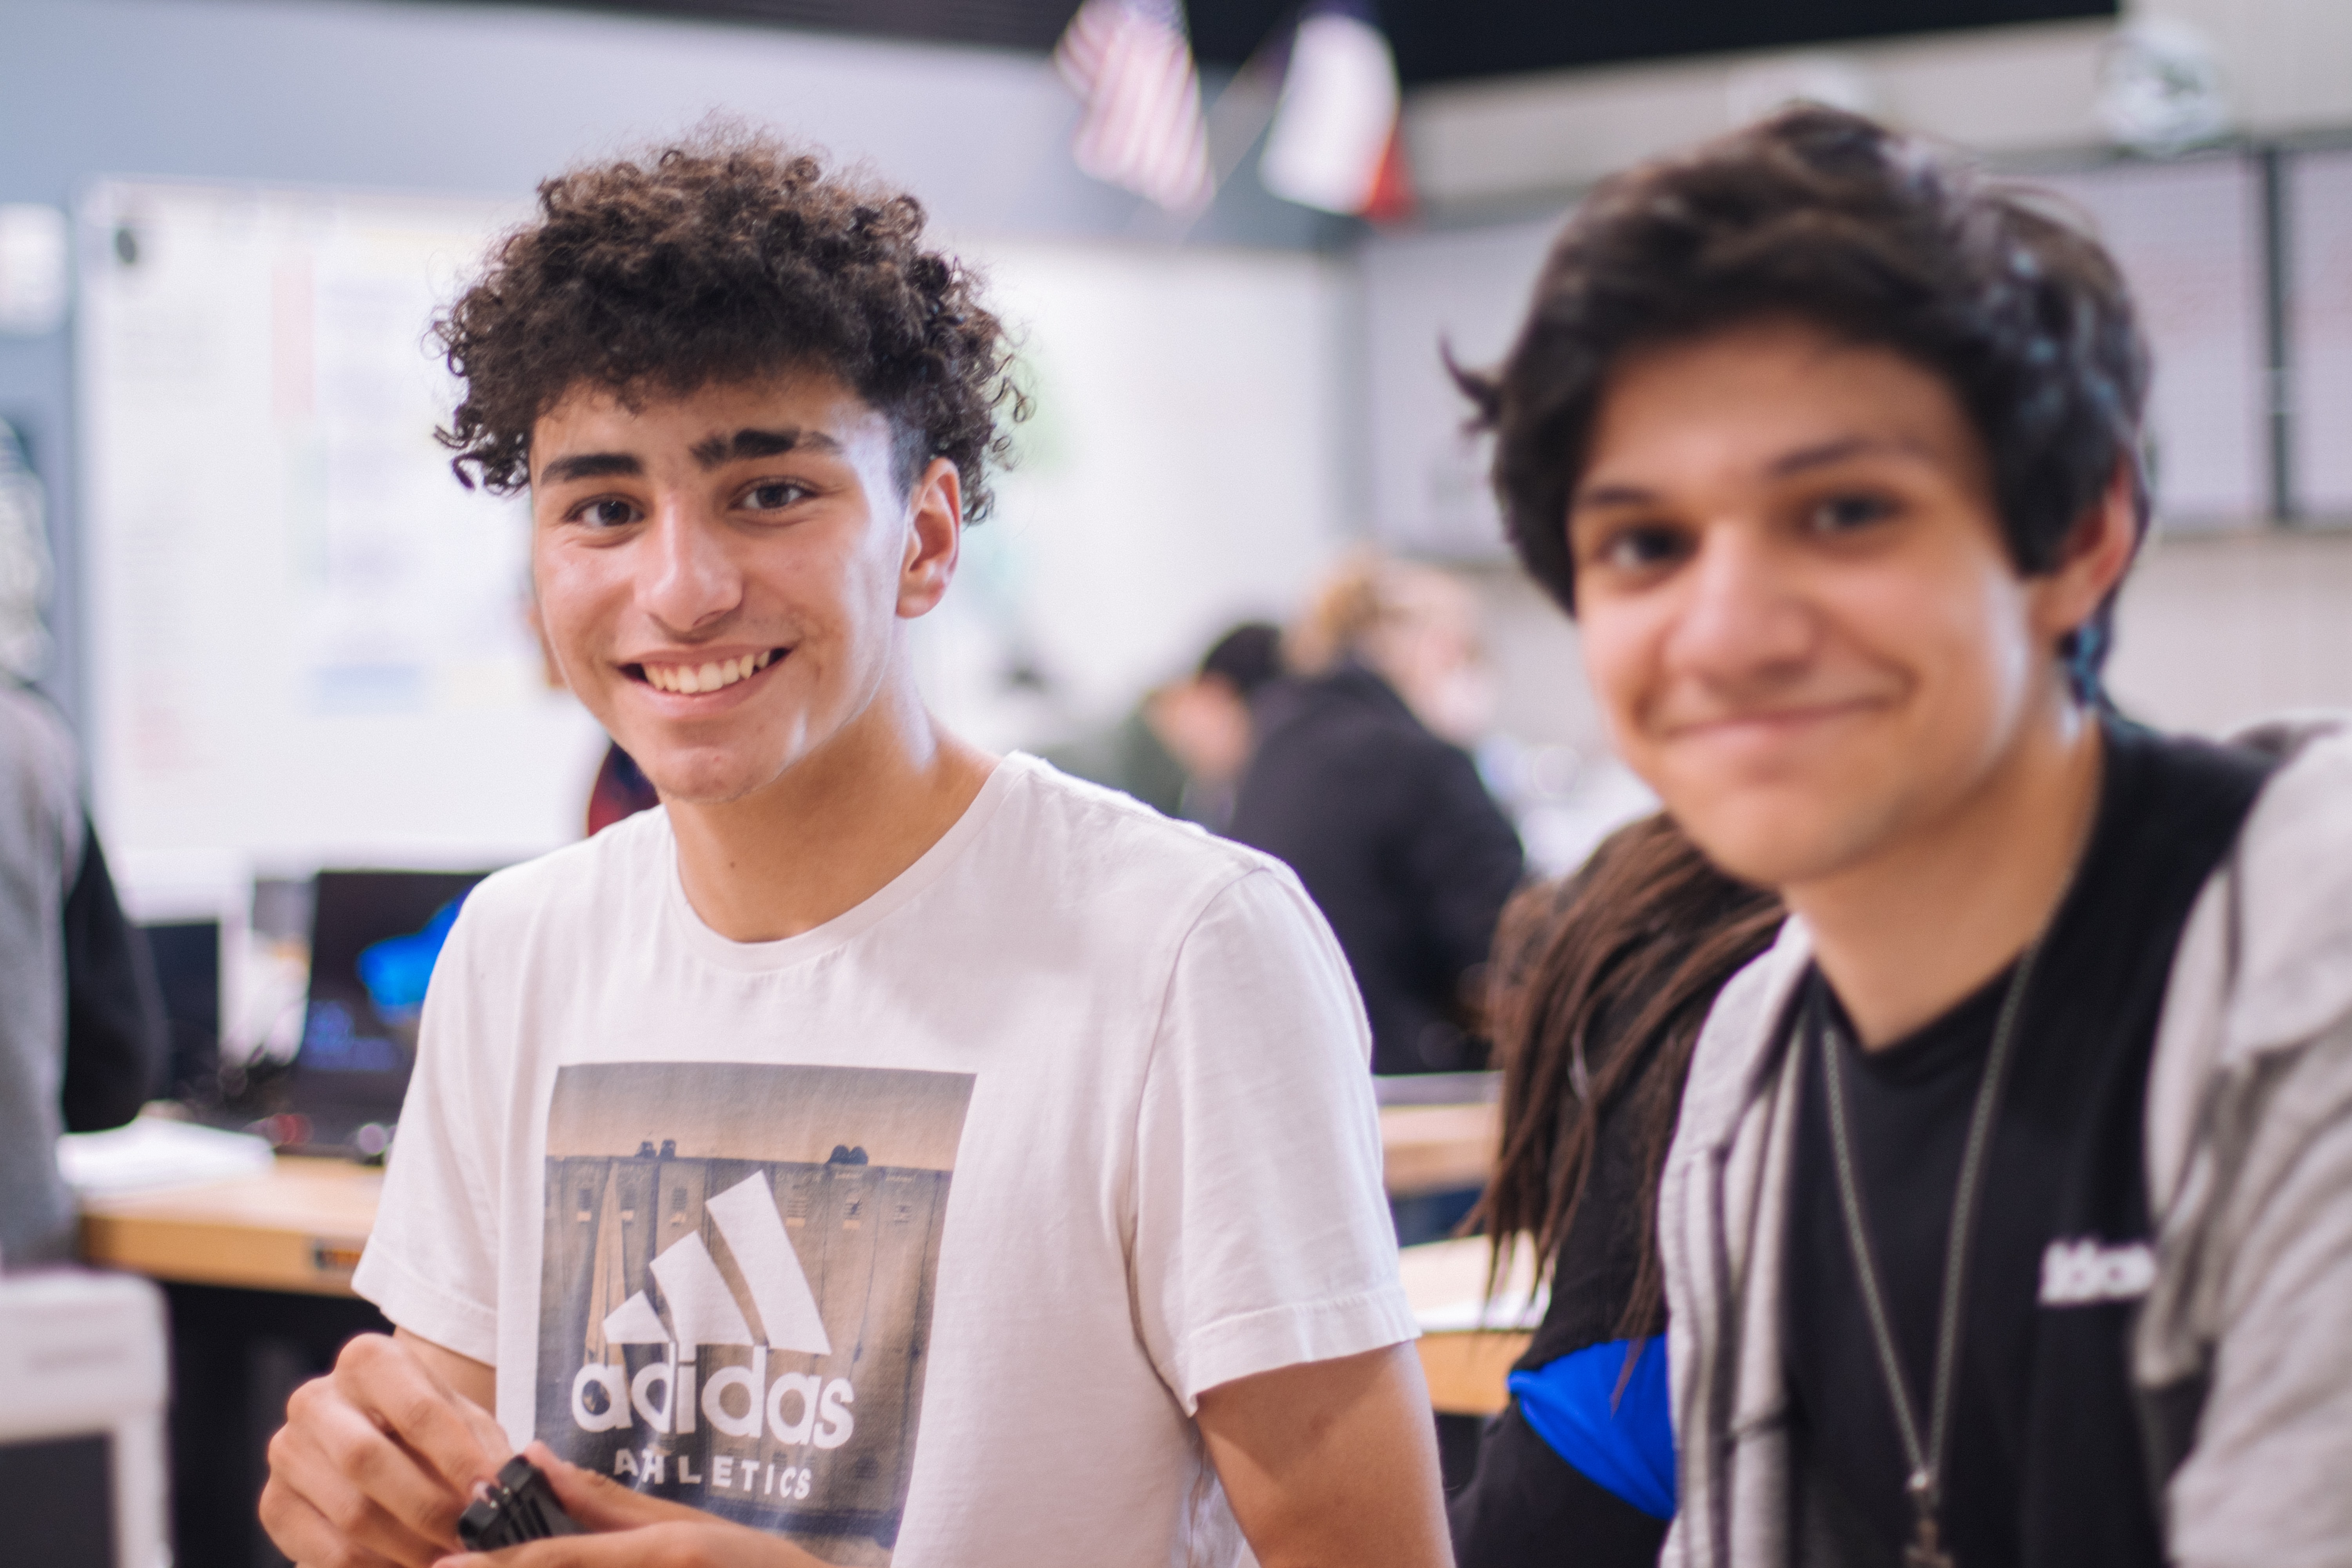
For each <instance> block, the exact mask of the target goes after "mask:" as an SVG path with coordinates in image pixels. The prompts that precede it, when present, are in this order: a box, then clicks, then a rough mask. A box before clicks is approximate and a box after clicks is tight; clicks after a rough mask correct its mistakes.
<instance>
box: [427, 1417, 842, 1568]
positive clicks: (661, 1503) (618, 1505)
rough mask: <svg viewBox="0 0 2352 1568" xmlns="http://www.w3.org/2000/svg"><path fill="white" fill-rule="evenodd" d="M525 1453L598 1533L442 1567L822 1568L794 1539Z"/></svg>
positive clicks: (537, 1450)
mask: <svg viewBox="0 0 2352 1568" xmlns="http://www.w3.org/2000/svg"><path fill="white" fill-rule="evenodd" d="M523 1455H524V1457H525V1458H528V1459H530V1462H531V1463H532V1464H534V1465H537V1466H538V1467H539V1468H541V1470H543V1471H545V1472H546V1474H547V1479H548V1484H549V1485H551V1486H552V1487H553V1488H554V1489H555V1495H556V1498H557V1500H560V1501H561V1502H562V1504H563V1510H564V1511H565V1512H566V1513H568V1514H570V1515H571V1516H572V1518H573V1519H575V1520H577V1521H579V1522H580V1524H581V1526H582V1527H583V1529H586V1530H589V1531H593V1532H594V1533H592V1534H588V1535H562V1536H557V1537H555V1538H554V1539H553V1540H551V1541H534V1542H530V1544H528V1545H525V1546H510V1547H509V1548H507V1550H505V1551H504V1552H490V1553H488V1554H486V1555H474V1554H467V1555H464V1556H458V1557H450V1558H446V1559H444V1560H443V1561H442V1562H441V1563H440V1565H439V1568H824V1564H823V1563H819V1562H818V1561H817V1559H815V1558H814V1557H812V1556H810V1555H809V1554H808V1553H807V1552H803V1551H802V1550H801V1549H800V1548H799V1547H797V1546H794V1545H793V1543H792V1542H789V1541H785V1540H783V1539H782V1538H781V1537H778V1536H773V1535H770V1534H767V1533H766V1532H765V1531H757V1530H753V1529H751V1527H749V1526H748V1525H741V1524H732V1523H730V1522H728V1521H725V1520H722V1519H714V1518H712V1517H711V1516H710V1515H709V1514H707V1513H704V1512H702V1511H700V1510H698V1509H691V1508H688V1507H687V1506H686V1505H685V1504H684V1503H677V1502H669V1501H666V1500H663V1499H661V1498H652V1497H645V1496H642V1495H641V1494H639V1493H636V1492H633V1491H631V1490H629V1489H628V1488H626V1487H625V1486H622V1485H620V1484H619V1483H618V1482H616V1481H612V1480H608V1479H605V1478H604V1477H603V1476H600V1475H597V1474H596V1473H594V1472H593V1471H592V1470H583V1469H581V1468H578V1467H576V1466H573V1465H567V1464H565V1463H564V1462H563V1461H562V1460H561V1459H559V1458H556V1457H555V1456H554V1455H553V1454H552V1453H550V1452H549V1451H548V1448H547V1446H546V1445H545V1444H543V1443H533V1444H532V1445H531V1446H530V1447H528V1448H526V1449H524V1450H523Z"/></svg>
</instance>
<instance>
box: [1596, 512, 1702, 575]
mask: <svg viewBox="0 0 2352 1568" xmlns="http://www.w3.org/2000/svg"><path fill="white" fill-rule="evenodd" d="M1689 552H1690V543H1689V541H1688V540H1687V539H1686V538H1685V535H1684V532H1683V531H1682V530H1681V529H1678V528H1671V527H1668V526H1667V525H1665V524H1664V523H1654V522H1637V523H1631V524H1628V525H1627V526H1625V527H1622V528H1618V529H1613V530H1612V531H1610V532H1609V534H1608V535H1607V536H1606V537H1604V538H1603V539H1602V540H1601V548H1600V549H1599V550H1598V551H1597V552H1594V555H1595V559H1596V560H1597V561H1598V563H1600V564H1601V565H1603V566H1609V567H1613V568H1615V569H1616V570H1618V571H1620V572H1648V571H1654V570H1655V569H1656V568H1658V567H1660V566H1667V565H1671V564H1673V563H1675V562H1676V561H1679V560H1681V559H1682V558H1683V557H1684V556H1685V555H1686V554H1688V553H1689Z"/></svg>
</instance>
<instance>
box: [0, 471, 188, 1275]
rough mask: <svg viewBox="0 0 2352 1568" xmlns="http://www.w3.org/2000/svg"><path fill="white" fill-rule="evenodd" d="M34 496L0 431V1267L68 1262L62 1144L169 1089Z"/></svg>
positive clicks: (70, 1240)
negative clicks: (58, 701)
mask: <svg viewBox="0 0 2352 1568" xmlns="http://www.w3.org/2000/svg"><path fill="white" fill-rule="evenodd" d="M47 581H48V550H47V543H46V540H45V537H44V534H43V532H42V526H41V511H40V490H39V487H38V486H37V484H35V483H34V481H33V478H32V475H31V474H30V472H29V471H28V470H27V469H26V467H25V465H24V462H23V458H22V456H21V454H20V453H19V452H18V450H17V448H16V436H15V433H14V432H13V431H11V430H9V429H8V428H7V427H6V426H0V1264H5V1266H6V1267H8V1268H22V1267H25V1266H26V1265H28V1264H37V1263H57V1262H62V1261H65V1260H66V1259H68V1258H71V1257H72V1256H73V1250H74V1237H75V1228H76V1223H77V1222H76V1217H75V1214H74V1204H73V1196H72V1194H70V1193H69V1192H68V1191H67V1189H66V1184H65V1180H64V1178H63V1177H62V1176H60V1175H59V1174H58V1162H57V1148H58V1133H60V1132H94V1131H99V1130H100V1129H101V1128H107V1127H119V1126H121V1124H122V1123H123V1122H126V1121H130V1120H131V1118H132V1117H134V1116H136V1115H137V1114H138V1113H139V1108H140V1106H141V1105H142V1104H144V1103H145V1102H146V1101H147V1100H148V1099H149V1098H150V1097H152V1096H153V1095H156V1094H160V1093H161V1092H163V1080H164V1077H165V1073H164V1060H165V1056H166V1053H167V1051H168V1049H169V1044H170V1042H169V1038H168V1037H167V1036H166V1035H165V1033H164V1026H163V1002H162V999H161V997H160V996H159V995H158V994H157V992H156V989H155V980H154V974H153V971H152V965H151V963H150V962H149V959H148V954H147V948H146V943H145V939H144V938H142V936H141V935H140V934H139V933H138V932H137V931H133V930H131V925H130V922H129V921H127V920H125V919H124V917H123V913H122V910H121V905H120V904H119V903H117V901H116V900H115V896H114V884H113V882H112V880H111V879H110V878H109V877H108V875H107V869H106V857H105V856H104V854H103V853H101V852H100V848H99V844H98V834H97V830H96V829H95V828H93V827H92V826H91V825H90V821H89V816H88V814H87V813H86V812H85V811H84V810H83V808H82V804H81V774H80V769H81V764H80V761H79V756H78V754H77V752H76V751H75V748H74V743H73V738H72V736H71V735H69V734H68V732H67V731H66V726H65V721H63V720H62V719H60V718H59V717H58V711H57V710H56V709H55V708H53V707H51V706H50V705H49V702H48V700H47V699H46V698H44V697H42V696H40V695H39V694H38V693H37V692H35V691H34V690H33V689H31V688H30V686H29V685H27V684H26V682H28V681H30V680H31V679H32V678H33V677H34V675H36V674H37V672H38V670H39V668H40V666H41V664H42V662H43V660H44V658H46V655H47V648H48V634H47V627H46V626H45V625H44V624H43V620H42V608H43V604H44V599H45V595H46V591H47Z"/></svg>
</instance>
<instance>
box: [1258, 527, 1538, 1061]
mask: <svg viewBox="0 0 2352 1568" xmlns="http://www.w3.org/2000/svg"><path fill="white" fill-rule="evenodd" d="M1286 661H1287V663H1288V665H1289V667H1290V668H1291V669H1292V671H1293V672H1294V674H1293V676H1292V677H1291V678H1289V679H1284V680H1280V681H1276V682H1275V683H1273V684H1272V685H1269V686H1268V687H1266V688H1265V690H1264V691H1262V692H1261V693H1260V694H1259V697H1258V699H1257V701H1256V703H1255V706H1254V716H1255V721H1256V729H1257V749H1256V752H1255V753H1254V754H1253V755H1252V757H1251V759H1250V763H1249V766H1248V768H1247V769H1246V770H1245V771H1244V773H1243V774H1242V780H1241V785H1240V788H1239V790H1238V792H1237V793H1236V796H1235V799H1234V812H1233V820H1232V822H1231V824H1230V826H1228V827H1227V829H1226V831H1227V832H1228V834H1229V835H1230V836H1231V837H1234V838H1237V839H1239V840H1241V841H1242V842H1243V843H1244V844H1248V845H1252V846H1254V847H1257V848H1260V849H1263V850H1265V852H1266V853H1268V854H1270V855H1273V856H1275V857H1276V858H1279V859H1281V860H1283V861H1285V862H1286V863H1287V864H1288V865H1289V866H1290V868H1291V869H1293V870H1295V871H1297V873H1298V877H1299V879H1300V880H1301V881H1303V882H1305V883H1306V884H1307V891H1308V892H1309V893H1310V894H1312V895H1313V896H1314V899H1315V901H1316V903H1317V904H1318V906H1320V907H1321V909H1322V910H1323V915H1324V918H1325V919H1326V920H1328V921H1330V922H1331V929H1332V930H1333V931H1335V932H1337V933H1338V935H1339V945H1340V947H1341V948H1342V949H1343V950H1344V951H1345V952H1346V953H1347V955H1348V963H1349V967H1350V968H1352V969H1353V970H1354V971H1355V974H1356V984H1357V986H1358V987H1359V988H1360V990H1361V991H1362V992H1363V995H1364V1007H1365V1011H1366V1012H1367V1013H1369V1014H1370V1016H1371V1021H1372V1070H1373V1071H1375V1072H1380V1073H1415V1072H1450V1071H1460V1070H1464V1069H1468V1068H1477V1067H1479V1066H1481V1065H1482V1060H1481V1057H1482V1051H1481V1048H1480V1047H1479V1046H1478V1045H1477V1043H1476V1040H1475V1036H1476V1035H1477V1033H1478V1032H1479V1025H1478V1022H1477V1019H1476V1017H1475V1014H1476V1011H1477V1007H1476V1001H1475V975H1476V974H1477V973H1478V972H1479V971H1480V969H1481V966H1482V965H1483V963H1485V960H1486V950H1487V947H1488V945H1489V944H1490V943H1491V942H1492V941H1493V939H1494V935H1495V921H1496V917H1498V916H1499V915H1500V914H1501V913H1502V909H1503V903H1504V900H1507V899H1508V898H1509V897H1510V895H1511V889H1513V888H1515V887H1517V885H1518V881H1519V877H1520V874H1521V871H1522V869H1523V868H1524V861H1523V859H1522V857H1521V854H1520V849H1519V838H1518V834H1517V831H1515V830H1514V829H1513V828H1512V826H1511V824H1510V821H1509V819H1508V818H1507V817H1506V816H1504V815H1503V813H1502V810H1501V808H1500V807H1498V806H1497V805H1496V804H1495V801H1494V799H1493V797H1492V796H1490V795H1488V794H1487V793H1486V784H1484V782H1482V781H1481V780H1480V778H1479V776H1478V768H1477V764H1476V763H1473V762H1472V761H1471V759H1470V755H1469V753H1468V752H1465V751H1464V750H1463V749H1462V748H1463V746H1464V745H1465V743H1467V742H1471V741H1473V740H1475V739H1476V738H1477V735H1478V732H1479V731H1481V730H1482V729H1483V728H1484V727H1485V726H1486V721H1487V720H1488V717H1489V715H1490V712H1491V709H1492V690H1493V688H1492V682H1491V679H1490V677H1489V675H1488V673H1487V670H1486V664H1485V661H1484V659H1483V658H1482V656H1481V653H1480V648H1479V643H1478V612H1477V601H1476V599H1475V597H1474V596H1473V595H1472V594H1471V592H1470V590H1469V589H1468V588H1467V587H1466V586H1465V585H1464V584H1462V583H1461V582H1459V581H1458V580H1456V579H1455V578H1454V577H1452V576H1449V575H1448V574H1445V573H1444V572H1440V571H1438V570H1436V569H1434V568H1433V567H1428V566H1419V565H1412V564H1408V563H1403V562H1399V561H1392V560H1390V559H1388V558H1386V557H1384V556H1381V555H1378V554H1373V553H1370V552H1366V553H1362V554H1359V555H1356V556H1353V557H1351V558H1349V560H1348V561H1346V562H1344V563H1342V564H1341V565H1340V566H1339V569H1338V570H1337V571H1336V572H1335V573H1333V574H1332V575H1331V576H1330V577H1329V578H1328V580H1327V581H1326V582H1325V583H1324V584H1323V585H1322V586H1321V587H1320V589H1318V592H1317V593H1316V595H1315V597H1314V599H1313V601H1312V602H1311V603H1310V605H1308V608H1307V613H1306V614H1305V616H1302V617H1301V618H1300V620H1299V622H1298V624H1297V626H1295V627H1294V628H1293V629H1292V631H1291V634H1290V638H1289V647H1288V648H1287V650H1286Z"/></svg>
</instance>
